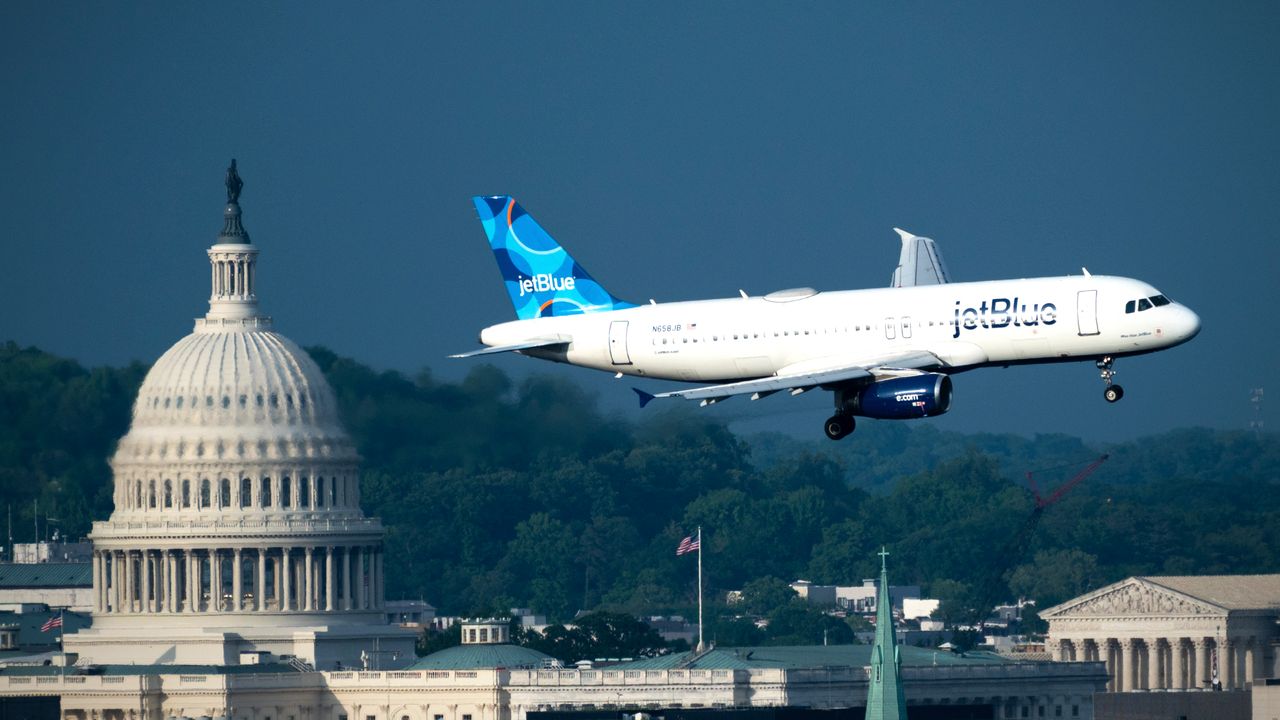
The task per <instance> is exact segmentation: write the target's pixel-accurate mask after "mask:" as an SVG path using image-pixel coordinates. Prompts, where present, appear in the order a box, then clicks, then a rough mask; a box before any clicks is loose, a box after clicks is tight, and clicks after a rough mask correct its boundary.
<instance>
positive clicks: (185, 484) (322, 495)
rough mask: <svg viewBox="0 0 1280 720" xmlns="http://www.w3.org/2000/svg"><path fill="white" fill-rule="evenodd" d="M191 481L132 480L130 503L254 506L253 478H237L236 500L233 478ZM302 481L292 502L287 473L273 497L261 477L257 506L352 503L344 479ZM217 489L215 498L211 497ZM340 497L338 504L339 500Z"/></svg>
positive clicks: (142, 505)
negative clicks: (217, 480) (233, 490)
mask: <svg viewBox="0 0 1280 720" xmlns="http://www.w3.org/2000/svg"><path fill="white" fill-rule="evenodd" d="M192 482H193V481H191V480H183V481H181V482H180V483H179V484H176V485H175V484H174V482H173V481H172V480H165V481H163V483H162V484H160V485H157V483H156V481H155V480H148V481H146V484H145V485H144V483H143V481H142V480H138V481H136V482H135V483H134V487H133V497H132V498H131V499H132V500H133V504H132V506H133V507H134V508H135V509H137V508H157V507H163V508H172V507H181V508H189V507H191V506H192V502H193V501H194V502H195V507H197V508H199V509H206V508H211V507H213V506H214V503H215V502H216V503H217V506H218V507H220V508H229V507H231V506H232V503H233V502H238V504H239V506H240V507H242V508H248V507H252V506H253V499H254V497H255V487H254V485H255V481H254V480H253V479H252V478H242V479H241V480H240V492H239V494H238V501H237V500H236V499H235V498H233V497H232V494H231V489H232V481H231V480H230V479H228V478H223V479H222V480H221V481H219V482H218V484H217V486H216V488H215V486H214V485H213V483H212V482H211V481H210V480H208V479H207V478H206V479H204V480H200V481H199V484H198V485H195V486H193V485H192ZM299 482H300V483H301V488H300V490H301V492H298V493H297V498H296V502H295V498H294V483H292V482H290V479H289V476H288V475H285V476H283V477H281V478H280V484H279V490H278V491H277V492H276V497H274V498H273V494H272V491H273V488H272V486H273V483H272V482H271V478H270V477H264V478H262V479H261V480H258V481H257V482H256V485H257V488H256V496H257V498H258V504H257V507H263V508H269V507H273V506H275V505H276V504H277V503H274V502H273V501H274V500H278V506H279V507H281V508H295V507H296V508H302V509H309V508H310V507H311V505H312V498H313V497H314V498H315V507H316V508H323V507H325V506H329V507H336V506H338V505H339V504H343V505H352V504H354V502H353V500H354V499H353V498H352V497H351V495H352V493H353V491H354V484H352V483H348V482H345V481H344V480H343V478H338V477H331V478H327V479H326V478H323V477H317V478H315V479H314V484H313V483H312V481H311V480H310V479H305V478H299ZM215 492H216V494H217V497H216V498H215V497H214V493H215ZM339 500H341V503H340V502H339Z"/></svg>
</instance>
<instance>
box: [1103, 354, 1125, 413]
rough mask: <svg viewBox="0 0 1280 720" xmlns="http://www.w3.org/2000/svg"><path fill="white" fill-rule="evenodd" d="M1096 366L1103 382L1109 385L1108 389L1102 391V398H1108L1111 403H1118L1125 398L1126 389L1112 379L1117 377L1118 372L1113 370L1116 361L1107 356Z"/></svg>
mask: <svg viewBox="0 0 1280 720" xmlns="http://www.w3.org/2000/svg"><path fill="white" fill-rule="evenodd" d="M1096 364H1097V366H1098V374H1099V375H1101V376H1102V382H1104V383H1106V384H1107V388H1106V389H1105V390H1103V391H1102V397H1104V398H1106V399H1107V402H1109V403H1113V402H1116V401H1117V400H1119V399H1120V398H1122V397H1124V388H1122V387H1120V386H1119V385H1116V384H1114V383H1112V382H1111V379H1112V378H1114V377H1115V376H1116V371H1115V370H1114V369H1113V366H1114V365H1115V359H1114V358H1112V357H1111V356H1110V355H1107V356H1106V357H1104V358H1102V359H1100V360H1098V362H1097V363H1096Z"/></svg>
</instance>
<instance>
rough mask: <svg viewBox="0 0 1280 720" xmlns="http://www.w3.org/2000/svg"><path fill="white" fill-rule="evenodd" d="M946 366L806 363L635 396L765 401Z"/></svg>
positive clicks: (897, 356)
mask: <svg viewBox="0 0 1280 720" xmlns="http://www.w3.org/2000/svg"><path fill="white" fill-rule="evenodd" d="M944 366H945V363H944V362H942V360H940V359H939V358H938V356H937V355H934V354H933V353H931V352H925V351H912V352H901V353H894V354H891V355H883V356H879V357H869V358H862V359H859V360H845V361H843V362H841V361H837V360H835V359H834V358H825V359H823V360H821V361H806V362H804V363H799V364H797V365H792V366H788V367H785V368H782V369H781V370H779V371H778V372H777V373H776V374H774V375H771V376H769V377H763V378H757V379H755V380H742V381H739V382H732V383H725V384H723V385H707V386H704V387H697V388H692V389H689V390H674V391H672V392H665V393H657V394H655V395H649V394H648V393H643V392H642V391H640V390H637V391H636V392H637V393H640V394H641V399H642V402H641V407H644V406H645V405H647V404H648V402H647V400H646V399H645V398H646V397H647V399H648V400H653V399H660V398H683V399H685V400H702V401H707V400H721V399H724V398H728V397H733V396H734V395H753V396H755V395H758V396H759V397H765V396H767V395H771V394H773V393H776V392H779V391H782V390H790V391H791V392H792V393H793V394H799V393H800V392H804V391H805V390H810V389H812V388H815V387H821V386H825V385H838V384H840V383H847V382H856V381H858V380H871V379H874V378H877V377H883V376H892V375H895V374H902V373H904V372H919V371H923V370H930V369H936V368H940V367H944Z"/></svg>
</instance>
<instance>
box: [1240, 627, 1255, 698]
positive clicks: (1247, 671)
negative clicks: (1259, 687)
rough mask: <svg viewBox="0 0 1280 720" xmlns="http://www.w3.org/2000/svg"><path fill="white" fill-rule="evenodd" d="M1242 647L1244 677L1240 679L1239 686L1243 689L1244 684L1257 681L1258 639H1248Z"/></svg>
mask: <svg viewBox="0 0 1280 720" xmlns="http://www.w3.org/2000/svg"><path fill="white" fill-rule="evenodd" d="M1245 643H1246V644H1245V647H1244V677H1243V678H1241V682H1240V686H1241V687H1244V686H1245V684H1246V683H1248V684H1249V685H1252V684H1253V681H1254V680H1255V679H1257V670H1258V638H1257V637H1250V638H1248V639H1247V640H1245Z"/></svg>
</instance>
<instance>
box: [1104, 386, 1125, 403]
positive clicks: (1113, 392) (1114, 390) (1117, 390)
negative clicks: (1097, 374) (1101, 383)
mask: <svg viewBox="0 0 1280 720" xmlns="http://www.w3.org/2000/svg"><path fill="white" fill-rule="evenodd" d="M1102 397H1104V398H1106V399H1107V402H1111V403H1113V402H1116V401H1117V400H1119V399H1120V398H1122V397H1124V388H1122V387H1120V386H1119V385H1111V386H1109V387H1108V388H1107V389H1106V390H1103V391H1102Z"/></svg>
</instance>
